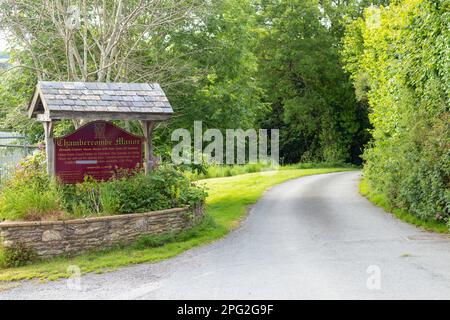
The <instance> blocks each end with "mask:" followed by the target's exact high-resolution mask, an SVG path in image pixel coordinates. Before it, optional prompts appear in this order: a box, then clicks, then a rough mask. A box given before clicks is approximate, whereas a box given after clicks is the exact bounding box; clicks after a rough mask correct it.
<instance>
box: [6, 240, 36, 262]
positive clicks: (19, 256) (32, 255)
mask: <svg viewBox="0 0 450 320" xmlns="http://www.w3.org/2000/svg"><path fill="white" fill-rule="evenodd" d="M36 259H37V254H36V252H35V251H34V250H33V249H31V248H29V247H27V246H25V245H24V244H22V243H18V244H17V245H15V246H14V247H10V248H4V249H1V251H0V268H12V267H20V266H23V265H26V264H27V263H29V262H32V261H34V260H36Z"/></svg>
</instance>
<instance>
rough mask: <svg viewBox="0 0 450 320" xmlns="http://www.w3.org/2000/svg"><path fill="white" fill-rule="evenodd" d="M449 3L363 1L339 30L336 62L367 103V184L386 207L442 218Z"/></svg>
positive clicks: (449, 137)
mask: <svg viewBox="0 0 450 320" xmlns="http://www.w3.org/2000/svg"><path fill="white" fill-rule="evenodd" d="M449 39H450V2H449V1H446V0H436V1H424V0H401V1H396V2H395V3H394V4H391V5H390V6H389V7H382V6H381V7H379V8H376V7H369V8H368V9H366V11H365V14H364V17H363V18H360V19H358V20H355V21H354V22H353V23H351V24H350V25H349V26H348V27H347V30H346V36H345V39H344V49H343V52H342V53H343V60H344V62H345V67H346V69H347V70H348V71H349V73H350V74H351V77H352V80H353V83H354V87H355V89H356V92H357V97H358V99H360V100H366V101H368V103H369V105H370V108H371V113H370V115H369V117H370V121H371V123H372V125H373V130H372V136H373V142H372V143H371V144H370V146H369V148H367V149H366V151H365V153H364V159H365V161H366V163H365V168H364V175H365V177H366V179H367V181H368V183H369V188H370V189H371V190H372V191H373V192H376V193H380V194H384V195H385V196H386V197H387V198H388V200H389V201H390V204H391V205H392V206H393V207H399V208H406V209H407V210H409V211H410V212H411V213H413V214H415V215H416V216H418V217H420V218H424V219H437V220H446V221H448V219H449V203H450V190H449V174H450V148H449V146H450V126H449V120H450V119H449V103H450V43H449Z"/></svg>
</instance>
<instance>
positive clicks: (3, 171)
mask: <svg viewBox="0 0 450 320" xmlns="http://www.w3.org/2000/svg"><path fill="white" fill-rule="evenodd" d="M37 149H38V148H37V147H35V146H31V145H29V144H28V142H27V140H26V137H25V136H23V135H20V134H18V133H15V132H7V131H0V182H2V181H4V179H6V178H7V177H8V176H9V175H10V174H11V173H12V172H13V171H14V168H15V166H16V165H17V164H18V163H19V162H20V161H21V160H22V159H23V158H25V157H26V156H28V155H30V154H33V152H34V151H35V150H37Z"/></svg>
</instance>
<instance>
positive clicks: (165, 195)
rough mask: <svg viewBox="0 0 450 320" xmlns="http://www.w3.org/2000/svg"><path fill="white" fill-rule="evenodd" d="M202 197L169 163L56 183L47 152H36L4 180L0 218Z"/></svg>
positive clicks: (182, 202) (152, 206)
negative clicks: (47, 166)
mask: <svg viewBox="0 0 450 320" xmlns="http://www.w3.org/2000/svg"><path fill="white" fill-rule="evenodd" d="M205 197H206V193H205V191H204V190H203V189H202V188H200V187H197V186H195V185H193V184H192V183H191V181H190V180H189V179H188V178H187V177H186V176H185V175H183V174H182V173H181V172H180V171H178V170H176V169H175V168H174V167H173V166H170V165H162V166H159V167H158V169H156V170H154V171H153V172H152V173H151V174H149V175H145V174H144V173H143V172H139V171H138V172H120V171H119V172H117V173H116V175H115V176H114V177H113V178H112V179H110V180H109V181H95V180H94V179H92V178H90V177H86V178H85V181H84V182H83V183H78V184H72V185H70V184H62V183H58V182H57V181H55V180H52V179H50V178H49V177H48V175H47V174H46V173H45V154H44V153H43V152H40V153H37V154H36V155H34V156H31V157H28V158H27V159H26V160H25V161H23V162H22V163H21V164H19V165H18V166H17V170H16V172H15V173H14V175H13V177H12V178H11V179H10V180H9V181H8V182H7V183H5V184H4V185H3V188H2V192H1V195H0V220H40V219H45V220H48V219H59V218H70V217H73V216H75V217H83V216H91V215H111V214H120V213H135V212H146V211H152V210H161V209H168V208H173V207H179V206H186V205H196V204H201V203H203V202H204V200H205Z"/></svg>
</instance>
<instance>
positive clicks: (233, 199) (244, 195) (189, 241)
mask: <svg viewBox="0 0 450 320" xmlns="http://www.w3.org/2000/svg"><path fill="white" fill-rule="evenodd" d="M345 170H349V169H345V168H322V169H294V170H292V169H291V170H279V171H269V172H258V173H248V174H243V175H238V176H233V177H228V178H215V179H208V180H202V181H199V182H198V183H200V184H202V185H204V186H205V187H206V188H207V190H208V193H209V196H208V199H207V205H206V210H207V213H208V216H207V218H206V219H205V220H204V221H203V223H202V224H200V225H199V226H197V227H195V228H193V229H192V230H189V231H186V232H183V233H182V234H180V235H177V236H174V237H169V238H163V239H147V240H146V239H145V238H144V239H143V240H141V241H138V242H137V243H136V244H134V245H131V246H128V247H117V248H114V249H109V250H104V251H97V252H92V253H86V254H82V255H79V256H76V257H73V258H65V257H60V258H56V259H53V260H50V261H41V262H36V263H34V264H32V265H27V266H24V267H19V268H10V269H0V282H1V281H12V280H23V279H32V278H37V279H41V280H54V279H58V278H64V277H68V276H70V272H69V271H68V267H69V266H73V265H75V266H78V267H79V268H80V269H81V272H82V273H88V272H97V273H102V272H106V271H111V270H114V269H116V268H118V267H120V266H125V265H129V264H135V263H142V262H156V261H160V260H163V259H167V258H170V257H173V256H175V255H177V254H179V253H181V252H183V251H186V250H188V249H190V248H193V247H195V246H198V245H202V244H206V243H209V242H211V241H213V240H216V239H219V238H221V237H223V236H224V235H226V234H227V233H228V232H229V231H231V230H233V229H234V228H236V227H237V226H238V225H239V222H240V221H241V219H242V218H243V217H244V216H245V213H246V208H247V207H248V206H249V205H251V204H254V203H255V202H256V201H257V200H258V199H259V198H260V197H261V195H262V194H263V192H264V191H265V190H267V189H268V188H270V187H271V186H273V185H276V184H279V183H281V182H284V181H286V180H289V179H293V178H298V177H302V176H306V175H312V174H320V173H329V172H338V171H345Z"/></svg>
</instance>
